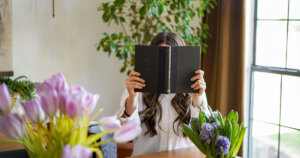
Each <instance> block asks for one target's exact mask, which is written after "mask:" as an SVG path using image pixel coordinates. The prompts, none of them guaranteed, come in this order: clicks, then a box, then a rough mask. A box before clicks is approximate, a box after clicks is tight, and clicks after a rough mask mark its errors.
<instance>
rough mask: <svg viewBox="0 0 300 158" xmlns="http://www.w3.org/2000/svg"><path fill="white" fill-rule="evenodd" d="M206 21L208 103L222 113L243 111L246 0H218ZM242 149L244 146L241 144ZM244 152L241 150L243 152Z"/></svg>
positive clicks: (205, 64)
mask: <svg viewBox="0 0 300 158" xmlns="http://www.w3.org/2000/svg"><path fill="white" fill-rule="evenodd" d="M217 3H218V4H217V6H216V8H215V9H214V10H213V11H212V13H211V14H208V15H207V18H206V21H207V23H208V25H209V26H210V33H211V37H210V38H209V39H208V41H207V43H208V49H207V53H206V54H203V55H202V57H203V58H202V69H203V70H204V71H205V75H204V77H205V80H206V83H207V90H206V93H207V98H208V103H209V104H210V105H211V107H212V109H213V110H216V109H218V110H219V111H220V112H221V113H222V114H223V115H227V114H228V113H229V112H230V110H232V109H233V110H235V111H238V113H239V120H240V121H243V117H244V115H243V111H244V104H243V103H244V98H243V92H244V88H243V85H244V23H245V13H244V10H245V9H244V3H245V2H244V0H217ZM241 149H242V147H241ZM240 154H241V152H240Z"/></svg>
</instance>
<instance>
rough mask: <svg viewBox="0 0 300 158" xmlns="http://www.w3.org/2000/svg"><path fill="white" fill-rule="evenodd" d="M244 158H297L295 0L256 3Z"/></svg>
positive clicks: (299, 97) (299, 21)
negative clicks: (247, 132) (246, 145)
mask: <svg viewBox="0 0 300 158" xmlns="http://www.w3.org/2000/svg"><path fill="white" fill-rule="evenodd" d="M254 23H255V29H254V30H255V31H254V42H253V43H254V49H253V50H254V51H253V63H252V68H251V88H250V110H249V137H248V142H249V145H248V157H249V158H250V157H252V158H273V157H275V158H276V157H280V158H299V157H300V0H256V8H255V22H254Z"/></svg>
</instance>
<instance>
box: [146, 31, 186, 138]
mask: <svg viewBox="0 0 300 158" xmlns="http://www.w3.org/2000/svg"><path fill="white" fill-rule="evenodd" d="M161 44H167V45H170V46H184V45H185V42H184V41H183V39H182V38H181V37H180V36H178V35H177V34H175V33H172V32H161V33H159V34H158V35H156V36H155V37H154V39H153V40H152V41H151V44H150V45H161ZM159 95H160V94H157V93H143V102H144V103H145V105H146V108H145V109H144V110H143V111H141V112H140V116H141V122H142V123H144V124H145V126H146V128H147V131H146V133H145V135H147V134H149V135H150V136H151V137H152V136H155V135H157V131H156V129H155V126H156V120H157V117H158V126H159V128H161V126H160V122H161V117H162V106H161V104H160V103H159V101H158V98H159ZM171 104H172V106H173V108H174V109H175V111H176V112H177V114H178V116H177V118H176V119H175V120H174V122H173V130H174V132H175V133H176V135H179V127H180V126H181V125H182V124H183V123H186V124H188V123H189V121H190V119H191V109H190V106H191V98H190V96H189V94H182V93H181V94H176V95H175V97H174V98H173V99H172V100H171ZM176 122H178V125H177V127H176V130H175V123H176Z"/></svg>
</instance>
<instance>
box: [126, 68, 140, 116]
mask: <svg viewBox="0 0 300 158" xmlns="http://www.w3.org/2000/svg"><path fill="white" fill-rule="evenodd" d="M140 75H141V74H140V73H138V72H135V71H132V72H130V74H129V76H128V77H127V78H126V88H127V91H128V93H129V97H128V98H127V99H126V101H125V111H124V114H123V115H122V117H124V118H126V117H129V116H130V115H132V113H133V112H134V110H135V107H134V103H135V100H136V98H137V94H136V92H134V89H135V88H137V89H142V88H143V87H145V86H146V85H145V80H143V79H141V78H140V77H138V76H140Z"/></svg>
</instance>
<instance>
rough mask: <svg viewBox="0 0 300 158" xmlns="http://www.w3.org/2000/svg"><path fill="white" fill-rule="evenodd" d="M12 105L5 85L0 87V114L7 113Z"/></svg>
mask: <svg viewBox="0 0 300 158" xmlns="http://www.w3.org/2000/svg"><path fill="white" fill-rule="evenodd" d="M11 105H12V100H11V96H10V94H9V91H8V88H7V86H6V84H5V83H3V84H2V85H1V86H0V114H3V113H6V112H9V107H10V106H11Z"/></svg>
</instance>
